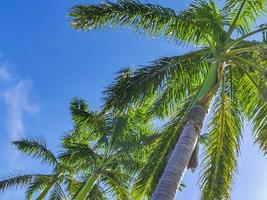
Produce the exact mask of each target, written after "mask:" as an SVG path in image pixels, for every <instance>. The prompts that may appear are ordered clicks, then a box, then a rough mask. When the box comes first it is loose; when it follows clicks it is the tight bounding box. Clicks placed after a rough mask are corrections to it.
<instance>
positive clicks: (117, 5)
mask: <svg viewBox="0 0 267 200" xmlns="http://www.w3.org/2000/svg"><path fill="white" fill-rule="evenodd" d="M223 3H224V5H223V6H222V8H221V7H219V6H217V5H216V3H215V1H214V0H208V1H204V0H196V1H194V2H193V3H191V4H190V5H189V7H188V8H187V9H185V10H183V11H180V12H175V11H174V10H172V9H169V8H164V7H162V6H160V5H153V4H149V3H146V4H143V3H141V2H139V1H132V0H119V1H117V2H104V3H102V4H100V5H78V6H74V7H73V8H72V9H71V10H70V13H69V15H70V16H71V17H72V21H71V24H72V26H73V27H74V28H75V29H80V30H89V29H97V28H106V27H113V28H115V27H119V26H120V27H132V28H133V29H134V31H137V32H141V33H146V34H147V35H149V36H152V37H157V36H158V37H162V38H166V39H167V40H169V41H170V42H175V43H176V44H186V45H188V46H191V47H194V50H192V51H190V52H188V53H187V54H184V55H178V56H173V57H164V58H161V59H159V60H156V61H155V62H153V63H152V64H151V65H150V66H145V67H141V68H139V69H136V70H131V69H125V70H123V71H121V74H120V76H119V77H118V79H117V80H116V81H115V83H113V84H112V85H111V86H110V87H109V88H108V89H107V91H106V97H105V100H106V103H105V110H106V111H116V110H120V111H123V110H125V109H127V107H128V106H129V105H132V104H135V105H142V104H143V103H144V102H147V101H152V102H153V103H152V106H151V107H150V111H149V116H150V117H155V118H157V117H160V118H166V117H172V119H171V120H170V122H169V123H167V124H166V126H165V127H164V129H163V130H162V134H161V135H160V136H159V137H157V139H155V142H154V145H153V147H154V148H153V149H154V151H153V152H152V154H151V156H150V159H149V162H148V163H147V166H146V167H144V168H143V169H142V171H141V179H139V180H138V181H137V183H136V185H135V189H134V194H135V198H136V199H140V198H142V197H143V196H148V197H150V196H151V195H152V193H153V196H152V199H160V200H170V199H173V198H174V197H175V193H176V189H177V187H178V186H179V184H180V183H181V180H182V176H183V175H184V173H185V171H186V169H187V168H195V167H196V166H197V160H196V158H197V149H198V140H199V139H198V138H199V135H200V132H201V129H202V126H203V120H204V118H205V116H206V113H207V112H208V113H209V117H208V122H207V124H208V126H207V127H208V129H207V130H208V131H209V134H208V135H207V141H208V142H207V143H206V145H205V152H204V161H203V168H202V173H201V178H200V184H201V188H202V197H201V198H202V199H206V200H210V199H218V200H221V199H229V198H230V190H231V183H232V181H233V174H234V172H235V169H236V167H237V156H238V155H239V147H240V140H241V137H242V130H243V120H244V119H248V120H249V121H250V123H251V124H252V126H253V136H254V138H255V141H256V143H258V144H259V145H260V148H261V149H262V150H263V152H265V153H267V134H266V126H267V120H266V116H267V105H266V101H264V99H263V98H262V90H261V87H260V86H259V84H260V80H259V79H257V76H256V75H255V74H254V73H253V72H251V69H255V70H257V69H258V68H259V66H258V65H257V64H255V63H259V62H262V61H265V60H266V56H265V57H264V56H262V51H263V49H264V46H266V45H264V43H262V42H260V43H259V42H254V41H250V40H248V39H249V37H251V36H253V35H255V34H257V33H262V32H265V34H266V30H267V26H266V25H262V26H261V27H258V28H255V29H254V30H252V25H254V24H256V22H257V19H258V18H259V17H262V16H264V14H266V12H267V11H266V9H267V1H266V0H225V1H224V2H223ZM253 27H254V26H253ZM265 39H266V38H265ZM253 54H255V55H257V56H251V55H253ZM264 67H266V65H265V66H264ZM265 78H266V77H265Z"/></svg>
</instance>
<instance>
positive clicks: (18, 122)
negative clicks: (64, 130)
mask: <svg viewBox="0 0 267 200" xmlns="http://www.w3.org/2000/svg"><path fill="white" fill-rule="evenodd" d="M31 89H32V82H31V81H29V80H20V81H19V82H18V83H17V84H16V85H15V86H13V87H9V88H7V89H6V91H5V92H4V93H3V96H4V100H5V103H6V104H7V109H8V119H7V128H8V133H9V137H10V139H11V140H14V139H18V138H20V137H23V136H24V124H23V117H24V115H25V114H26V113H33V112H37V111H38V110H39V107H38V105H37V104H36V103H33V102H30V96H31Z"/></svg>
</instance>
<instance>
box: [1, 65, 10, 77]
mask: <svg viewBox="0 0 267 200" xmlns="http://www.w3.org/2000/svg"><path fill="white" fill-rule="evenodd" d="M10 77H11V75H10V74H9V72H8V71H7V69H6V67H5V66H1V67H0V80H7V79H9V78H10Z"/></svg>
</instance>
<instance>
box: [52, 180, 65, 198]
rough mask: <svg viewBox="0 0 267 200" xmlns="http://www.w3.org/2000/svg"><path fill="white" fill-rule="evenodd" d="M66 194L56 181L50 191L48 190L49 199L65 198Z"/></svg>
mask: <svg viewBox="0 0 267 200" xmlns="http://www.w3.org/2000/svg"><path fill="white" fill-rule="evenodd" d="M66 199H67V198H66V196H65V193H64V190H63V189H62V187H61V186H60V184H58V183H56V184H55V185H54V186H53V189H52V191H51V192H50V196H49V200H66Z"/></svg>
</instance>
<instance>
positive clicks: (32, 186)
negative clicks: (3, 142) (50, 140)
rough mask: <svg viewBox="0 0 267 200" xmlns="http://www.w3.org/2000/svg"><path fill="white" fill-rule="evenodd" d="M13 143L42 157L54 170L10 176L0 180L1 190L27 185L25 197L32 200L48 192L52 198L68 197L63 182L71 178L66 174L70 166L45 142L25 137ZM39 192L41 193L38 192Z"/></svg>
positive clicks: (35, 155) (19, 148) (29, 152)
mask: <svg viewBox="0 0 267 200" xmlns="http://www.w3.org/2000/svg"><path fill="white" fill-rule="evenodd" d="M13 144H14V145H15V146H16V147H17V148H18V150H19V151H21V152H23V153H25V154H27V155H30V156H32V157H34V158H38V159H40V160H41V161H42V163H43V164H44V163H46V164H49V165H50V166H52V168H53V171H52V173H50V174H24V175H17V176H12V177H8V178H7V179H3V180H1V181H0V190H5V189H7V188H9V187H12V186H15V187H17V188H18V187H25V186H27V189H26V198H25V199H29V200H30V199H32V198H33V196H34V195H36V199H37V200H42V199H44V197H45V196H47V195H48V194H49V199H51V200H57V199H66V195H65V193H64V190H63V189H62V183H63V181H64V180H66V179H68V178H70V176H66V175H67V174H68V173H69V168H67V167H66V166H64V165H62V163H60V162H59V161H58V159H57V158H56V156H55V155H54V154H53V153H52V152H51V151H50V150H49V149H48V148H47V147H46V144H45V142H44V141H41V140H37V139H26V138H23V139H21V140H17V141H15V142H13ZM67 177H68V178H67ZM37 192H39V194H36V193H37Z"/></svg>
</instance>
